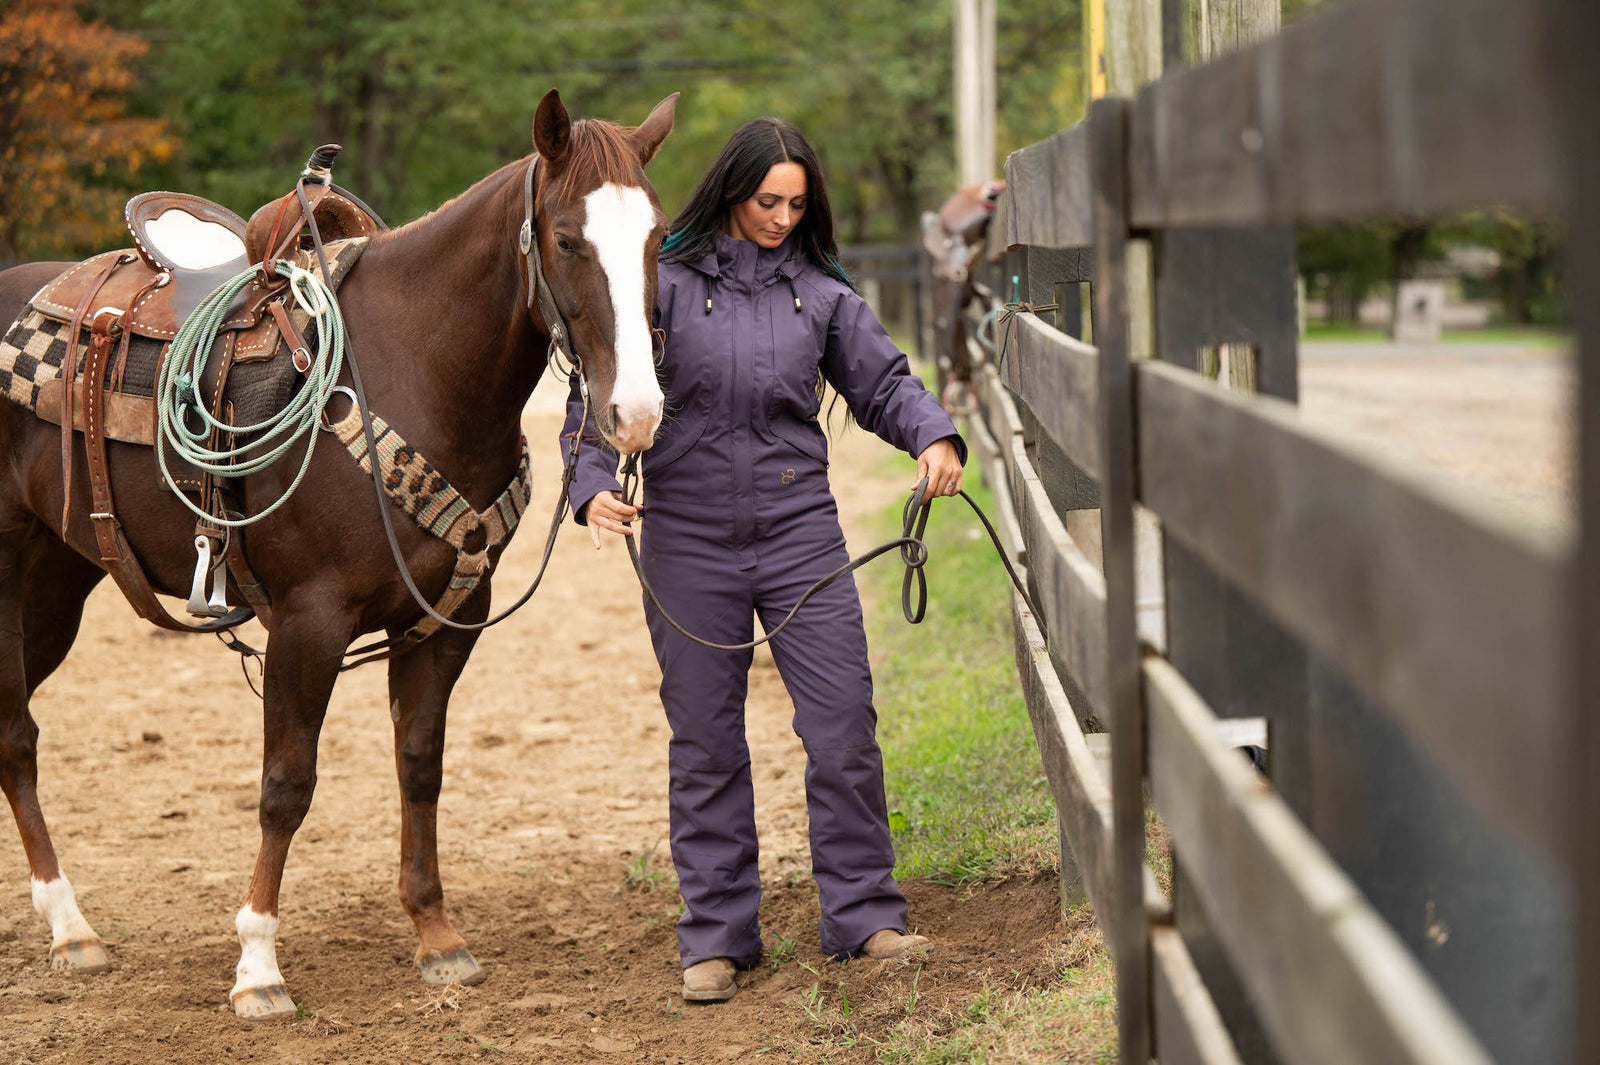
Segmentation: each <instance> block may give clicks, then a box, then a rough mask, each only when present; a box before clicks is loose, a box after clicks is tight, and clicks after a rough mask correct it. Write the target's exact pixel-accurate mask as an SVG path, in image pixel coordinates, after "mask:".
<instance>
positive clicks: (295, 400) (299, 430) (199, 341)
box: [156, 259, 344, 528]
mask: <svg viewBox="0 0 1600 1065" xmlns="http://www.w3.org/2000/svg"><path fill="white" fill-rule="evenodd" d="M272 265H273V269H274V270H275V271H276V272H277V273H278V274H279V275H280V276H282V277H286V278H288V279H289V290H290V292H291V293H293V295H294V299H295V302H296V303H298V304H299V305H300V308H301V310H303V311H305V312H306V313H307V314H309V315H310V316H311V317H312V319H313V320H314V321H316V322H317V323H318V325H317V337H318V340H319V344H318V347H319V348H320V349H321V350H319V351H318V352H317V353H316V356H315V357H314V358H313V360H312V363H311V369H310V370H309V371H308V372H307V373H306V383H305V387H303V388H301V389H300V390H299V391H298V392H296V393H295V394H294V396H293V397H292V398H291V399H290V400H289V405H288V406H287V407H285V408H284V409H283V410H281V411H279V412H278V413H277V414H274V415H272V416H271V417H269V418H267V419H266V420H265V421H260V422H257V423H255V424H254V425H229V424H228V423H226V422H222V421H218V420H217V419H215V418H213V417H212V416H211V412H210V411H208V410H207V409H206V406H205V404H204V403H203V402H201V400H200V392H199V385H198V382H200V381H202V380H204V378H205V372H206V359H207V358H208V357H209V356H210V354H211V347H212V344H213V343H214V342H215V341H216V338H217V335H218V333H219V332H221V329H222V325H223V322H224V320H225V319H226V318H227V315H228V308H229V307H230V306H232V304H233V301H234V299H235V298H236V297H237V296H238V294H239V293H240V292H241V291H242V290H243V289H244V287H245V286H246V285H248V284H249V283H250V282H251V280H252V279H254V278H257V277H259V276H260V275H259V273H258V270H257V268H256V267H253V266H252V267H251V268H250V269H248V270H246V271H244V272H243V273H241V274H239V275H238V276H237V277H234V278H232V279H230V280H228V281H225V282H223V283H222V285H220V286H219V287H218V288H217V290H216V291H215V292H213V293H211V295H209V296H207V297H206V298H205V299H204V300H203V301H202V302H201V304H200V306H198V307H196V308H195V310H194V313H193V314H191V315H189V318H188V320H187V321H185V322H184V323H183V327H182V328H181V329H179V330H178V335H177V336H176V337H175V338H174V339H173V341H172V347H171V349H170V350H169V351H168V352H167V357H166V359H164V360H163V361H162V363H161V373H160V375H159V376H158V377H157V379H156V422H157V424H158V425H159V427H160V432H159V433H158V434H157V435H156V458H157V460H158V461H159V463H160V465H161V476H162V478H163V479H164V480H165V481H166V483H167V487H168V488H170V489H172V492H173V494H174V495H176V496H177V497H178V498H179V499H180V500H181V501H182V502H183V505H184V506H186V507H188V508H189V509H190V510H191V511H192V512H194V514H195V515H196V516H198V517H201V518H205V519H207V520H208V521H210V522H212V523H214V524H217V525H224V526H227V527H229V528H241V527H243V526H246V525H250V524H252V523H254V522H258V521H260V520H261V519H262V518H264V517H266V516H267V515H268V514H271V513H272V512H273V511H275V510H277V509H278V508H279V507H281V506H283V504H284V503H285V502H286V501H287V500H288V499H289V497H290V496H291V495H293V494H294V491H295V489H297V488H299V487H300V482H301V481H302V480H304V479H305V475H306V470H307V469H309V468H310V466H311V456H312V454H313V453H314V452H315V451H316V446H317V427H318V424H319V422H320V419H321V417H322V411H323V408H324V407H326V406H327V404H328V400H329V398H330V397H331V396H332V395H333V390H334V388H335V386H337V385H338V383H339V372H340V370H341V369H342V368H343V367H344V321H343V318H342V316H341V315H340V314H339V304H338V302H337V301H336V300H335V299H334V296H333V292H332V291H331V290H330V289H329V288H328V286H327V284H326V283H325V282H324V281H323V280H322V278H320V277H318V276H317V275H316V274H312V273H309V272H307V271H305V270H302V269H300V267H298V266H295V265H294V264H293V263H290V262H286V261H284V260H282V259H279V260H278V261H276V262H274V263H273V264H272ZM284 339H285V341H287V340H288V338H287V337H285V338H284ZM195 420H198V422H199V424H200V428H198V429H195V428H192V425H193V424H194V421H195ZM212 429H221V430H223V431H224V432H228V433H233V434H236V435H237V436H240V437H249V436H254V435H255V434H260V435H259V436H255V439H252V440H250V442H249V443H246V444H242V445H240V446H238V447H233V448H226V449H223V450H220V451H219V450H212V449H211V448H210V447H208V446H207V440H208V439H209V437H210V435H211V430H212ZM302 437H304V438H305V444H306V453H305V457H304V458H303V459H301V461H300V470H299V472H297V473H296V474H295V477H294V481H293V482H291V483H290V485H289V487H288V488H286V489H285V490H284V492H283V494H282V495H281V496H279V497H278V498H277V499H276V500H275V501H274V502H273V503H272V505H271V506H269V507H267V508H266V509H265V510H263V511H261V512H260V513H257V514H253V515H250V516H249V517H245V518H238V519H229V518H223V517H221V516H219V515H215V514H209V513H207V512H206V511H205V510H203V509H202V508H200V507H197V506H195V504H194V503H192V502H190V500H189V498H188V496H186V495H184V494H183V490H182V489H180V488H179V487H178V485H177V482H176V481H175V479H174V478H173V476H172V473H171V471H170V470H168V469H167V449H168V448H169V447H170V448H171V450H172V451H174V452H175V453H176V454H177V455H178V456H179V457H180V458H181V459H183V460H184V461H185V462H187V463H189V464H190V465H192V466H195V467H198V468H199V469H201V470H203V471H205V472H206V473H210V474H212V475H214V476H217V477H244V476H246V475H248V474H252V473H257V472H259V471H261V470H264V469H266V468H267V467H268V466H271V465H272V464H273V463H275V462H277V461H278V459H280V458H282V457H283V456H284V455H285V454H286V453H287V452H288V451H289V449H290V448H292V447H294V446H295V444H296V443H298V442H299V441H300V439H301V438H302ZM268 445H271V446H270V447H269V446H268ZM263 449H265V450H263ZM249 452H255V454H253V455H249V454H247V453H249Z"/></svg>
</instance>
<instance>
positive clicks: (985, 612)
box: [862, 456, 1057, 883]
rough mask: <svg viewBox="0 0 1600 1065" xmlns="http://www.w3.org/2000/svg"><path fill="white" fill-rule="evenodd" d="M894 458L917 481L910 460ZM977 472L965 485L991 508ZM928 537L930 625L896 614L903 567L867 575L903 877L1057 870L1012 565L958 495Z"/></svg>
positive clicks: (952, 879) (888, 518)
mask: <svg viewBox="0 0 1600 1065" xmlns="http://www.w3.org/2000/svg"><path fill="white" fill-rule="evenodd" d="M895 463H896V464H895V467H894V468H895V470H896V475H897V478H898V477H899V471H900V470H902V469H903V470H904V471H905V474H904V480H905V481H906V482H909V481H910V480H911V474H912V471H913V466H912V464H911V462H910V461H909V460H908V459H905V458H903V457H898V456H897V457H896V460H895ZM977 481H978V479H977V476H976V473H975V472H974V473H973V475H972V476H971V477H969V478H968V481H967V490H968V492H969V493H971V494H972V496H973V498H975V499H977V500H978V503H979V505H980V506H982V507H983V508H984V509H985V510H986V511H990V512H992V511H993V510H994V502H993V499H992V497H991V496H990V495H989V493H988V492H987V491H986V490H985V489H984V488H983V487H982V485H981V484H978V483H977ZM900 505H901V504H900V502H896V503H895V504H893V505H892V506H891V507H888V508H886V509H885V510H884V512H883V514H882V517H881V520H880V522H879V525H880V528H879V530H877V531H878V532H881V537H879V538H880V539H889V538H891V537H893V536H896V535H898V534H899V531H900ZM973 534H976V536H977V537H978V538H976V539H974V538H973ZM927 542H928V547H929V549H930V551H931V558H930V561H929V563H928V566H927V569H926V573H927V577H928V585H929V597H928V613H927V617H926V619H925V620H924V621H923V623H922V624H920V625H915V626H913V625H907V624H906V623H905V620H904V619H903V618H902V617H901V616H900V610H899V606H898V604H899V600H900V576H901V572H902V570H901V567H899V566H894V565H887V564H884V565H878V566H874V567H872V568H870V569H869V570H867V571H866V574H865V576H864V578H863V581H862V585H863V590H864V591H865V592H866V593H867V598H868V601H869V602H870V603H872V604H874V608H873V609H872V610H871V611H870V613H869V617H868V625H869V637H870V642H871V646H872V649H873V668H874V689H875V695H876V699H877V704H878V718H879V724H878V739H879V742H880V743H881V744H882V746H883V749H884V766H885V786H886V790H887V793H888V800H889V827H890V830H891V832H892V833H893V837H894V846H895V854H896V855H897V858H898V861H897V863H896V865H895V873H896V875H898V876H920V877H925V878H927V879H930V880H935V881H942V882H949V883H961V882H970V881H980V880H986V879H990V878H994V877H998V876H1003V875H1007V874H1011V873H1021V872H1032V871H1036V870H1038V869H1042V868H1053V867H1054V865H1055V862H1056V858H1057V856H1056V829H1055V807H1054V805H1053V803H1052V802H1051V799H1050V793H1049V790H1048V786H1047V785H1046V783H1045V778H1044V772H1043V770H1042V769H1041V768H1040V765H1039V754H1038V749H1037V747H1036V746H1035V743H1034V738H1033V728H1032V725H1031V724H1030V723H1029V721H1028V711H1027V708H1026V706H1025V705H1024V703H1023V701H1022V693H1021V690H1020V688H1019V686H1018V683H1017V672H1016V664H1015V659H1014V657H1013V650H1012V647H1013V642H1012V634H1011V609H1010V605H1009V599H1008V593H1007V590H1006V589H1007V586H1008V585H1007V578H1006V573H1005V570H1004V568H1003V567H1002V566H1001V564H1000V561H999V559H997V558H996V557H995V554H994V548H993V547H992V546H991V544H990V543H989V540H988V538H987V537H986V536H984V535H983V533H982V529H981V527H980V526H979V524H978V521H977V518H976V517H975V516H974V515H973V514H972V512H971V511H970V510H969V509H968V508H967V506H966V504H965V503H963V502H962V501H961V500H959V499H956V500H949V499H945V500H940V501H938V502H936V503H935V504H934V507H933V515H932V518H931V520H930V521H929V524H928V532H927Z"/></svg>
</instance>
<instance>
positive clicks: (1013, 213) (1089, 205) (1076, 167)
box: [1006, 122, 1094, 248]
mask: <svg viewBox="0 0 1600 1065" xmlns="http://www.w3.org/2000/svg"><path fill="white" fill-rule="evenodd" d="M1006 191H1007V192H1009V193H1010V194H1011V208H1010V212H1009V214H1008V215H1007V221H1006V243H1007V244H1009V245H1011V246H1013V247H1015V246H1017V245H1019V244H1026V245H1028V246H1030V247H1035V248H1086V247H1089V246H1090V245H1091V244H1093V243H1094V201H1093V199H1092V197H1091V196H1090V191H1089V126H1088V123H1087V122H1080V123H1078V124H1077V125H1076V126H1072V127H1071V128H1069V129H1064V130H1061V131H1060V132H1059V133H1056V134H1054V135H1052V136H1050V137H1047V138H1045V139H1044V140H1042V141H1039V142H1038V143H1037V144H1030V145H1028V147H1026V148H1023V149H1021V150H1019V151H1015V152H1012V153H1011V154H1010V155H1009V156H1007V157H1006Z"/></svg>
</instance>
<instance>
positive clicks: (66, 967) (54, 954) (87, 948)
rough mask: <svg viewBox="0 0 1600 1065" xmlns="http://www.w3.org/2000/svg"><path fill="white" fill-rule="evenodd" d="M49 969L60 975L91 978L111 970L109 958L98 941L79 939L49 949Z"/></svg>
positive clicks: (103, 946)
mask: <svg viewBox="0 0 1600 1065" xmlns="http://www.w3.org/2000/svg"><path fill="white" fill-rule="evenodd" d="M50 968H52V969H54V970H56V971H57V972H62V973H81V974H83V975H84V976H93V975H94V974H95V973H103V972H105V971H106V970H108V969H110V968H111V956H110V955H109V954H107V953H106V948H105V945H104V944H103V943H101V942H100V940H98V939H80V940H78V941H77V942H75V943H63V944H61V945H60V946H58V947H51V948H50Z"/></svg>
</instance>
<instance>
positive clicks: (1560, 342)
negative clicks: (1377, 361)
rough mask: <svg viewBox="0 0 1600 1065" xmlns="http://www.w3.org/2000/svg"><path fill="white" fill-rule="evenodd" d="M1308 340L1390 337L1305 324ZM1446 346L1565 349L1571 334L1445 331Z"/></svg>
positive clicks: (1511, 328) (1505, 328)
mask: <svg viewBox="0 0 1600 1065" xmlns="http://www.w3.org/2000/svg"><path fill="white" fill-rule="evenodd" d="M1305 338H1306V339H1307V340H1337V341H1344V342H1350V343H1372V344H1386V343H1388V342H1389V334H1388V333H1387V332H1385V331H1384V330H1382V329H1372V328H1369V327H1367V326H1358V325H1349V324H1347V323H1345V322H1307V323H1306V336H1305ZM1444 342H1445V343H1446V344H1524V345H1527V346H1529V347H1541V348H1544V347H1549V348H1558V347H1566V346H1568V345H1570V344H1571V343H1572V336H1571V334H1570V333H1566V332H1563V331H1561V330H1559V329H1550V328H1547V327H1542V326H1515V325H1502V326H1493V327H1490V328H1488V329H1447V330H1445V332H1444Z"/></svg>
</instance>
